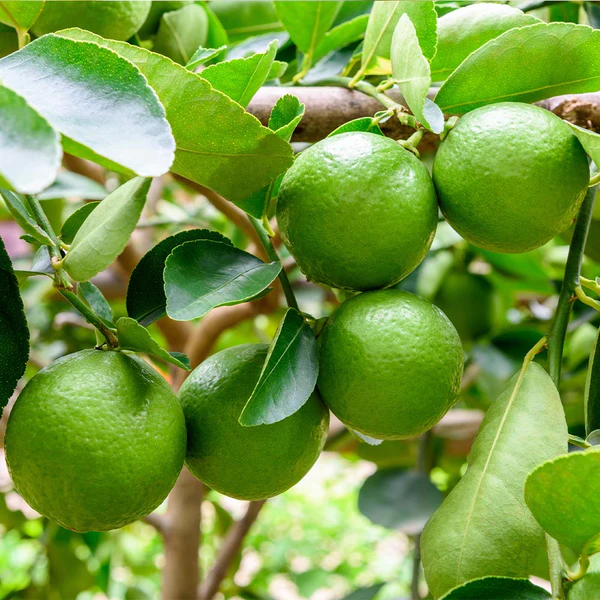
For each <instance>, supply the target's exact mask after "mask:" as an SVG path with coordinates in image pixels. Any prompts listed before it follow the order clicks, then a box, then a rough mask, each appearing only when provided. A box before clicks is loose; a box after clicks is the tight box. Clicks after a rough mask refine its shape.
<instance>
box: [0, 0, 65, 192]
mask: <svg viewBox="0 0 600 600" xmlns="http://www.w3.org/2000/svg"><path fill="white" fill-rule="evenodd" d="M0 7H1V4H0ZM0 106H2V110H1V111H0V186H2V187H8V188H11V189H13V190H15V191H17V192H20V193H21V194H36V193H37V192H41V191H42V190H43V189H44V188H45V187H48V186H49V185H50V184H51V183H52V182H53V181H54V179H55V178H56V173H57V172H58V168H59V167H60V162H61V159H62V148H61V146H60V139H59V135H58V134H57V133H56V131H54V129H52V127H51V126H50V124H49V123H48V121H46V119H44V118H43V117H42V116H41V115H40V114H39V113H38V112H36V111H35V110H34V109H33V108H32V107H31V106H29V104H27V102H26V101H25V99H24V98H23V97H21V96H19V94H17V93H15V92H13V91H12V90H10V89H8V88H6V87H4V86H2V85H0Z"/></svg>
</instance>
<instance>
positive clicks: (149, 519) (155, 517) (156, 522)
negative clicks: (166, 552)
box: [142, 513, 168, 535]
mask: <svg viewBox="0 0 600 600" xmlns="http://www.w3.org/2000/svg"><path fill="white" fill-rule="evenodd" d="M142 521H144V523H146V524H148V525H151V526H152V527H154V529H156V531H158V533H160V534H161V535H165V534H166V532H167V528H168V521H167V519H166V518H165V517H164V516H163V515H159V514H157V513H150V514H149V515H146V516H145V517H144V518H143V519H142Z"/></svg>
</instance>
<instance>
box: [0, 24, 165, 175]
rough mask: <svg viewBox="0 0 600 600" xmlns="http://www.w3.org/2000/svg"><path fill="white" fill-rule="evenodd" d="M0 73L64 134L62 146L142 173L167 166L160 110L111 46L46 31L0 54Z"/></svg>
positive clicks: (140, 79) (138, 75)
mask: <svg viewBox="0 0 600 600" xmlns="http://www.w3.org/2000/svg"><path fill="white" fill-rule="evenodd" d="M100 39H101V38H100ZM0 80H2V83H3V84H4V85H5V86H6V87H9V88H11V89H12V90H14V91H15V92H16V93H17V94H19V95H21V96H23V98H25V99H26V100H27V102H28V103H29V104H30V105H31V106H32V107H33V108H34V109H35V110H36V111H37V112H38V113H39V114H40V115H42V117H44V118H45V119H46V120H47V121H48V123H50V125H51V126H52V127H54V128H55V129H56V130H57V131H59V132H60V133H61V134H62V135H63V136H64V137H63V148H64V149H65V151H67V152H69V153H71V154H76V155H77V156H81V157H82V158H87V159H90V160H94V161H96V162H100V163H101V164H103V165H104V166H107V167H109V168H114V169H117V170H124V169H125V170H126V171H129V172H133V173H136V174H138V175H143V176H147V177H153V176H158V175H162V174H164V173H166V172H167V171H168V170H169V167H170V166H171V163H172V162H173V152H174V149H175V147H174V142H173V136H172V134H171V128H170V127H169V124H168V122H167V120H166V118H165V110H164V108H163V107H162V105H161V104H160V102H159V100H158V98H157V97H156V94H155V93H154V92H153V91H152V89H151V88H150V86H149V85H148V82H147V81H146V79H145V78H144V76H143V75H142V74H141V73H140V72H139V70H138V69H136V68H135V66H134V65H133V64H131V63H130V62H129V61H127V60H124V59H123V58H122V57H120V56H118V55H117V54H116V53H114V52H110V51H109V50H107V49H105V48H101V47H99V46H98V45H97V44H92V43H89V42H81V41H75V40H71V39H67V38H66V37H59V36H57V35H54V34H48V35H45V36H43V37H41V38H38V39H37V40H35V41H33V42H31V43H30V44H27V46H25V47H24V48H22V49H21V50H19V51H18V52H15V53H13V54H10V55H9V56H6V57H4V58H3V59H1V60H0ZM99 131H101V132H102V135H98V132H99Z"/></svg>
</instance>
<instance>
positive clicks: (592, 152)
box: [565, 121, 600, 165]
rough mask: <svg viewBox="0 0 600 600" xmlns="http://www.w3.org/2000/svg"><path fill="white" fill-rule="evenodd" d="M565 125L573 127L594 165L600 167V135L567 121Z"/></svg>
mask: <svg viewBox="0 0 600 600" xmlns="http://www.w3.org/2000/svg"><path fill="white" fill-rule="evenodd" d="M565 123H566V124H567V125H569V127H571V129H572V131H573V133H574V134H575V135H576V136H577V139H578V140H579V142H580V143H581V145H582V146H583V149H584V150H585V151H586V152H587V154H588V156H589V157H590V158H591V159H592V160H593V161H594V163H596V164H597V165H600V135H599V134H597V133H596V132H595V131H590V130H589V129H584V128H583V127H579V125H574V124H573V123H569V121H565Z"/></svg>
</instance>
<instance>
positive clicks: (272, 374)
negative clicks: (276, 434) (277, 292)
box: [239, 308, 319, 427]
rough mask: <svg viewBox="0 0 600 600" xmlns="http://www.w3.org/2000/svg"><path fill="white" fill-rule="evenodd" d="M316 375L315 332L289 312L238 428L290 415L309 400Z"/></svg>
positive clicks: (280, 327) (279, 419)
mask: <svg viewBox="0 0 600 600" xmlns="http://www.w3.org/2000/svg"><path fill="white" fill-rule="evenodd" d="M318 374H319V359H318V351H317V340H316V339H315V332H314V330H313V328H312V327H311V326H310V325H309V324H308V323H307V322H306V321H305V320H304V317H303V316H302V315H301V314H300V313H299V312H298V311H297V310H296V309H294V308H289V309H288V311H287V312H286V314H285V317H284V318H283V320H282V321H281V323H280V325H279V329H278V330H277V333H276V334H275V337H274V338H273V341H272V342H271V346H270V348H269V353H268V354H267V358H266V360H265V364H264V366H263V368H262V371H261V374H260V377H259V379H258V382H257V383H256V386H255V388H254V391H253V392H252V395H251V396H250V398H249V399H248V402H247V403H246V406H244V410H243V411H242V414H241V415H240V418H239V421H240V424H241V425H244V426H245V427H250V426H252V425H263V424H271V423H277V422H278V421H283V419H286V418H287V417H289V416H291V415H293V414H294V413H295V412H296V411H297V410H299V409H300V408H302V407H303V406H304V404H305V403H306V401H307V400H308V399H309V398H310V396H311V394H312V393H313V391H314V389H315V386H316V385H317V376H318Z"/></svg>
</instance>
